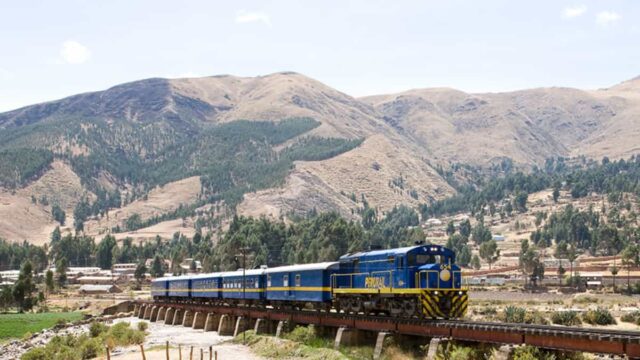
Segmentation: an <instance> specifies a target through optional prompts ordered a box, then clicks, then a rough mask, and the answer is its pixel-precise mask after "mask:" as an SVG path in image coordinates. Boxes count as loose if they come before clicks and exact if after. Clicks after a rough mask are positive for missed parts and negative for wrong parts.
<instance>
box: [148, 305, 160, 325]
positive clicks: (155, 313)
mask: <svg viewBox="0 0 640 360" xmlns="http://www.w3.org/2000/svg"><path fill="white" fill-rule="evenodd" d="M159 310H160V308H159V307H158V306H154V307H152V308H151V315H150V316H149V321H150V322H155V321H156V319H157V318H158V311H159Z"/></svg>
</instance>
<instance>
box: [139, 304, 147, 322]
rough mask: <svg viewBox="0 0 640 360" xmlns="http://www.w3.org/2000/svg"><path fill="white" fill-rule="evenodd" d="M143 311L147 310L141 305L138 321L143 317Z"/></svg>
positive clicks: (145, 306)
mask: <svg viewBox="0 0 640 360" xmlns="http://www.w3.org/2000/svg"><path fill="white" fill-rule="evenodd" d="M145 310H147V305H141V306H140V310H138V319H142V318H143V317H144V312H145Z"/></svg>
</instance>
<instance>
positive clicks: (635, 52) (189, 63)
mask: <svg viewBox="0 0 640 360" xmlns="http://www.w3.org/2000/svg"><path fill="white" fill-rule="evenodd" d="M279 71H296V72H300V73H302V74H305V75H307V76H310V77H312V78H315V79H317V80H319V81H321V82H323V83H325V84H327V85H329V86H332V87H334V88H336V89H338V90H340V91H343V92H345V93H347V94H350V95H353V96H365V95H373V94H383V93H393V92H399V91H403V90H408V89H413V88H426V87H452V88H457V89H460V90H463V91H468V92H498V91H510V90H516V89H523V88H532V87H541V86H569V87H577V88H584V89H595V88H602V87H608V86H611V85H614V84H616V83H619V82H621V81H624V80H627V79H630V78H633V77H636V76H638V75H640V1H634V0H628V1H623V0H607V1H563V0H553V1H541V0H536V1H526V2H525V1H507V0H482V1H477V0H468V1H457V0H446V1H445V0H442V1H428V0H422V1H402V0H395V1H376V0H363V1H347V0H342V1H331V0H322V1H310V0H309V1H213V0H204V1H164V0H151V1H135V0H124V1H120V0H109V1H65V0H57V1H29V0H22V1H2V2H0V111H6V110H11V109H15V108H18V107H21V106H25V105H29V104H33V103H37V102H42V101H48V100H54V99H58V98H62V97H65V96H69V95H73V94H77V93H81V92H87V91H96V90H103V89H106V88H109V87H111V86H114V85H117V84H120V83H124V82H129V81H134V80H139V79H144V78H149V77H169V78H175V77H194V76H209V75H217V74H231V75H238V76H257V75H265V74H270V73H274V72H279Z"/></svg>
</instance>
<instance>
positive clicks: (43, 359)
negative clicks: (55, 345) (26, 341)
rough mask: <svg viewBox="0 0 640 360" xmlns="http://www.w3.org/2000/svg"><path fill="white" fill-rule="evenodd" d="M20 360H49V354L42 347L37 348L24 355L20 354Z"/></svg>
mask: <svg viewBox="0 0 640 360" xmlns="http://www.w3.org/2000/svg"><path fill="white" fill-rule="evenodd" d="M20 359H21V360H48V359H51V356H50V355H49V352H48V351H47V349H46V348H44V347H39V348H35V349H31V350H29V351H27V352H26V353H24V354H22V356H21V357H20Z"/></svg>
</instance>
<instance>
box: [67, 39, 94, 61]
mask: <svg viewBox="0 0 640 360" xmlns="http://www.w3.org/2000/svg"><path fill="white" fill-rule="evenodd" d="M60 56H61V57H62V60H64V62H66V63H67V64H82V63H85V62H87V60H89V59H90V58H91V51H89V49H88V48H87V47H86V46H84V45H82V44H80V43H79V42H77V41H74V40H67V41H65V42H63V43H62V48H61V49H60Z"/></svg>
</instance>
